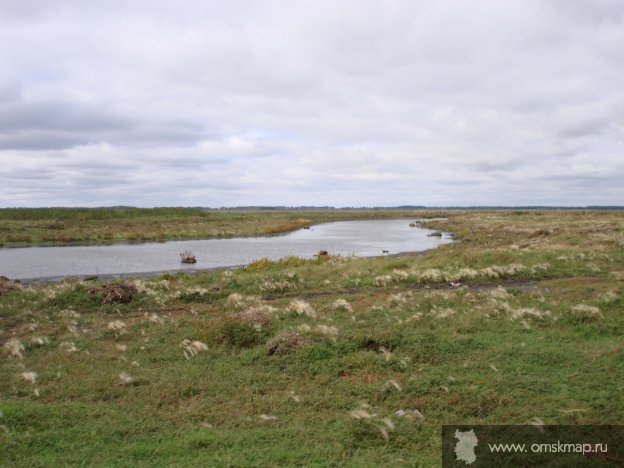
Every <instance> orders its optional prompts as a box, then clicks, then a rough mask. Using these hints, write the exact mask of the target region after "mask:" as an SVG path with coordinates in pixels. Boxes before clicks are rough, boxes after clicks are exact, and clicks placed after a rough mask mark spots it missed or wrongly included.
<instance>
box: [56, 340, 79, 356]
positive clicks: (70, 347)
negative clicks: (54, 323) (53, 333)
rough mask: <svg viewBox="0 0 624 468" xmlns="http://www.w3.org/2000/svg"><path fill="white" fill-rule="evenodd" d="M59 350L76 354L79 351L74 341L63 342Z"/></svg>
mask: <svg viewBox="0 0 624 468" xmlns="http://www.w3.org/2000/svg"><path fill="white" fill-rule="evenodd" d="M59 348H60V349H64V350H65V351H67V352H68V353H75V352H77V351H78V348H76V345H75V344H74V342H73V341H63V342H62V343H61V344H59Z"/></svg>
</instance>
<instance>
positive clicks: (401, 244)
mask: <svg viewBox="0 0 624 468" xmlns="http://www.w3.org/2000/svg"><path fill="white" fill-rule="evenodd" d="M412 220H413V218H411V219H405V218H401V219H396V218H395V219H392V220H388V219H384V220H357V221H337V222H328V223H327V222H326V223H319V224H316V225H314V227H315V228H318V229H319V230H320V231H321V233H319V235H318V236H314V235H313V236H312V237H310V234H312V232H310V231H309V230H306V229H298V230H296V231H293V232H290V233H282V234H277V235H271V236H262V237H257V236H256V237H255V238H256V239H264V240H263V241H262V242H261V243H260V244H256V243H252V247H251V250H249V245H247V248H248V251H247V254H246V255H247V258H246V259H243V258H241V256H240V255H236V254H234V255H233V256H232V257H228V251H229V250H228V248H227V247H226V246H225V245H223V246H221V247H217V248H218V249H221V248H223V249H224V250H223V251H222V252H221V253H222V256H221V259H220V260H218V259H217V261H213V262H212V263H214V264H213V265H205V264H204V265H200V264H198V265H197V267H189V266H181V265H179V264H178V265H172V264H171V262H170V260H168V261H167V262H166V264H163V263H162V262H160V265H161V268H158V263H159V262H152V261H151V257H152V256H154V255H156V256H158V257H161V256H162V250H161V249H160V248H159V247H160V245H169V248H168V252H167V247H164V249H165V253H166V257H167V259H171V255H172V252H171V250H172V249H171V246H172V245H175V244H177V243H178V242H181V243H183V242H188V240H186V239H180V240H173V241H167V242H166V243H160V242H148V243H145V242H139V243H135V242H132V243H128V242H122V243H121V244H122V245H125V246H129V247H132V246H135V245H136V246H137V247H139V246H143V247H147V248H148V249H150V248H152V249H157V250H154V251H153V253H149V254H148V255H150V260H149V261H147V262H146V263H145V264H144V265H141V264H140V262H139V263H137V264H136V265H135V266H137V270H138V271H132V270H130V269H128V266H127V264H126V265H123V264H122V263H123V259H124V258H125V257H127V255H126V254H125V253H124V254H123V258H122V257H119V256H118V255H119V252H116V253H115V251H114V250H113V251H111V253H112V255H113V257H110V258H113V259H114V261H113V262H112V263H110V262H109V264H108V267H106V268H100V271H93V272H92V273H88V272H85V271H84V268H83V269H82V270H83V271H76V269H75V268H74V269H73V270H74V271H72V265H71V260H72V259H73V260H76V253H75V252H73V253H72V251H71V249H72V248H71V247H69V246H64V247H68V248H69V249H70V250H68V251H67V252H66V253H67V254H69V260H68V262H69V263H68V265H69V266H68V267H65V266H64V265H65V258H66V257H67V255H66V253H63V254H62V258H60V257H59V258H58V259H57V260H54V258H55V256H56V257H58V256H59V253H56V254H54V255H53V256H52V257H50V256H49V255H46V257H47V259H48V263H47V265H48V266H47V267H45V265H44V267H43V268H39V270H41V272H40V274H39V275H37V274H36V272H35V271H32V273H35V274H34V275H28V274H27V272H26V270H28V265H29V263H25V264H23V265H22V264H20V266H18V267H16V268H13V269H12V270H13V271H15V272H17V271H20V270H21V271H22V272H23V273H22V275H20V276H17V275H11V274H10V271H11V268H10V267H9V268H8V269H5V272H4V273H3V271H0V274H5V275H6V276H9V277H11V276H12V277H13V278H19V279H17V280H16V282H19V283H22V284H25V285H39V284H48V283H55V282H60V281H64V280H67V279H69V278H71V279H72V280H74V281H93V280H98V281H113V280H115V279H122V278H152V277H158V276H160V275H163V274H171V275H179V274H184V275H192V274H197V273H202V272H210V271H223V270H228V269H240V268H243V267H245V266H246V265H248V264H249V263H250V262H252V261H255V260H257V259H260V258H265V257H267V258H269V259H270V260H273V261H275V260H277V259H279V258H284V257H289V256H294V257H299V258H304V259H305V258H313V257H314V255H312V251H310V249H311V248H313V247H314V246H316V249H317V250H313V252H319V250H318V249H319V248H320V249H327V250H329V251H330V254H332V253H333V254H337V255H342V256H345V257H349V256H355V257H358V258H377V257H400V256H407V255H409V256H416V255H424V254H426V253H427V252H429V251H431V250H433V249H435V248H437V247H439V246H441V245H444V244H446V243H452V242H456V241H455V240H454V239H453V237H454V236H453V233H450V232H443V231H442V232H443V236H442V237H439V238H438V237H435V238H431V236H429V235H428V234H430V233H432V232H433V231H434V230H433V229H428V228H425V227H421V226H418V227H417V228H414V227H410V228H409V231H408V230H405V231H404V230H403V227H402V226H401V225H399V226H398V228H397V222H399V223H403V222H406V223H410V226H412V222H413V221H412ZM418 221H428V219H427V220H424V219H423V220H416V222H418ZM368 222H371V223H375V224H377V226H375V225H374V224H373V225H371V226H370V228H368V227H367V228H366V229H362V226H361V223H368ZM352 223H353V225H356V224H359V226H356V227H357V229H356V231H349V228H348V229H347V230H345V226H347V225H349V224H352ZM378 223H391V225H389V226H387V227H386V226H382V227H380V226H379V224H378ZM350 229H353V228H350ZM412 229H415V230H414V231H412V232H414V233H415V234H416V235H412V234H406V233H408V232H410V231H411V230H412ZM314 230H315V229H314V228H313V229H312V231H314ZM352 232H353V234H352ZM308 233H309V234H308ZM362 233H364V234H362ZM328 235H329V237H327V236H328ZM293 236H294V237H295V238H296V239H298V241H295V244H292V243H291V244H290V245H291V247H292V245H299V246H301V245H303V246H305V251H302V250H301V249H299V250H298V251H295V252H294V253H293V251H292V248H286V249H284V250H283V254H281V253H280V250H281V249H282V247H281V244H280V246H279V247H278V248H277V249H276V244H274V243H271V244H268V245H269V246H270V248H271V249H272V250H271V251H269V252H268V255H265V254H266V253H267V251H266V250H264V249H263V245H266V239H267V238H274V237H283V238H284V242H285V243H284V245H287V244H288V242H286V241H287V240H288V241H292V239H287V238H292V237H293ZM336 236H337V237H336ZM427 238H431V240H426V241H425V240H424V239H427ZM236 239H241V240H243V241H244V240H245V239H247V240H250V239H251V240H253V238H250V237H240V238H230V239H229V240H230V241H232V240H236ZM419 239H421V240H419ZM203 240H206V241H213V242H214V241H220V240H223V241H226V239H201V240H200V241H203ZM302 240H303V242H304V244H301V242H302ZM319 241H320V242H322V243H323V244H322V245H319ZM334 241H338V242H339V244H337V245H336V246H335V247H336V249H334V245H333V244H332V242H334ZM226 242H227V241H226ZM277 242H278V243H281V242H282V241H277ZM297 242H298V243H297ZM325 242H327V243H328V245H325ZM340 242H342V243H343V244H344V242H346V243H347V244H346V245H348V249H345V248H344V245H341V244H340ZM146 244H151V245H153V247H149V246H147V245H146ZM256 245H258V251H257V256H256V257H254V255H255V253H256V251H255V249H256ZM180 246H181V247H184V244H180ZM271 246H272V247H271ZM64 247H55V249H56V250H57V252H58V251H59V250H62V249H64ZM80 247H82V246H80ZM88 247H89V248H91V247H96V246H93V245H90V246H88ZM97 247H102V248H104V249H105V248H106V247H108V245H104V246H97ZM237 247H238V246H237ZM341 247H342V250H341ZM371 247H373V248H372V250H371ZM382 247H383V249H384V250H383V252H382V254H381V255H379V254H378V252H381V248H382ZM378 248H379V249H380V250H376V249H378ZM412 249H413V250H412ZM23 250H24V252H31V249H30V248H23ZM39 250H40V252H41V254H44V255H45V252H46V251H48V249H47V248H41V249H39ZM117 250H118V249H117ZM174 250H175V249H174ZM193 250H194V249H193ZM393 250H394V251H393ZM2 251H4V252H7V253H8V252H9V251H13V252H14V253H15V255H9V256H8V258H5V259H4V260H6V261H12V262H21V260H20V258H21V253H17V251H16V250H15V249H0V259H2V255H1V253H2ZM32 252H33V254H35V255H34V257H33V256H31V255H30V254H28V257H27V258H28V259H29V261H33V259H34V260H35V261H38V260H37V259H38V258H41V259H42V261H43V257H40V253H39V252H35V251H32ZM148 252H149V250H148ZM217 252H218V251H217ZM249 252H253V254H249ZM72 255H73V257H72ZM84 255H85V254H84V253H82V252H81V253H80V255H78V257H80V258H79V259H80V260H82V259H83V258H84ZM100 255H102V254H100ZM106 255H110V253H108V252H107V253H106ZM115 255H117V256H116V257H115ZM142 255H143V254H142ZM175 255H176V256H177V253H176V254H175ZM153 258H156V257H153ZM117 259H119V260H117ZM198 259H200V257H199V256H198ZM200 260H201V259H200ZM241 260H243V262H241ZM55 261H56V262H58V263H51V262H55ZM117 261H119V262H121V263H119V264H118V263H116V262H117ZM230 261H231V264H229V262H230ZM202 263H208V262H205V261H202ZM5 265H17V263H5ZM50 265H51V267H50ZM57 265H58V269H57ZM100 266H103V265H102V264H100ZM141 266H144V267H147V268H149V269H146V270H142V269H141ZM154 267H155V268H154ZM163 267H164V268H163ZM116 268H117V269H116ZM124 268H125V269H124ZM36 269H37V268H36V267H35V268H33V270H36ZM0 270H3V268H2V267H1V265H0ZM45 270H47V271H45ZM96 270H97V269H96ZM102 270H104V271H102ZM24 273H25V274H24Z"/></svg>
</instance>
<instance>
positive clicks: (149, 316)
mask: <svg viewBox="0 0 624 468" xmlns="http://www.w3.org/2000/svg"><path fill="white" fill-rule="evenodd" d="M145 316H146V317H147V320H149V321H150V322H153V323H157V324H159V325H163V324H164V323H165V321H164V319H163V318H162V317H159V316H158V315H156V314H155V313H154V312H152V313H151V314H148V313H147V312H146V313H145Z"/></svg>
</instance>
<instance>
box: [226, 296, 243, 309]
mask: <svg viewBox="0 0 624 468" xmlns="http://www.w3.org/2000/svg"><path fill="white" fill-rule="evenodd" d="M225 305H227V306H228V307H236V308H241V307H244V306H245V300H244V297H243V295H242V294H238V293H232V294H230V295H229V296H228V298H227V301H225Z"/></svg>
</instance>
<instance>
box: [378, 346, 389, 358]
mask: <svg viewBox="0 0 624 468" xmlns="http://www.w3.org/2000/svg"><path fill="white" fill-rule="evenodd" d="M379 352H380V353H381V354H382V355H383V357H384V358H385V359H386V361H389V360H390V359H392V353H391V352H390V351H388V350H387V349H386V348H385V347H384V346H380V347H379Z"/></svg>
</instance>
